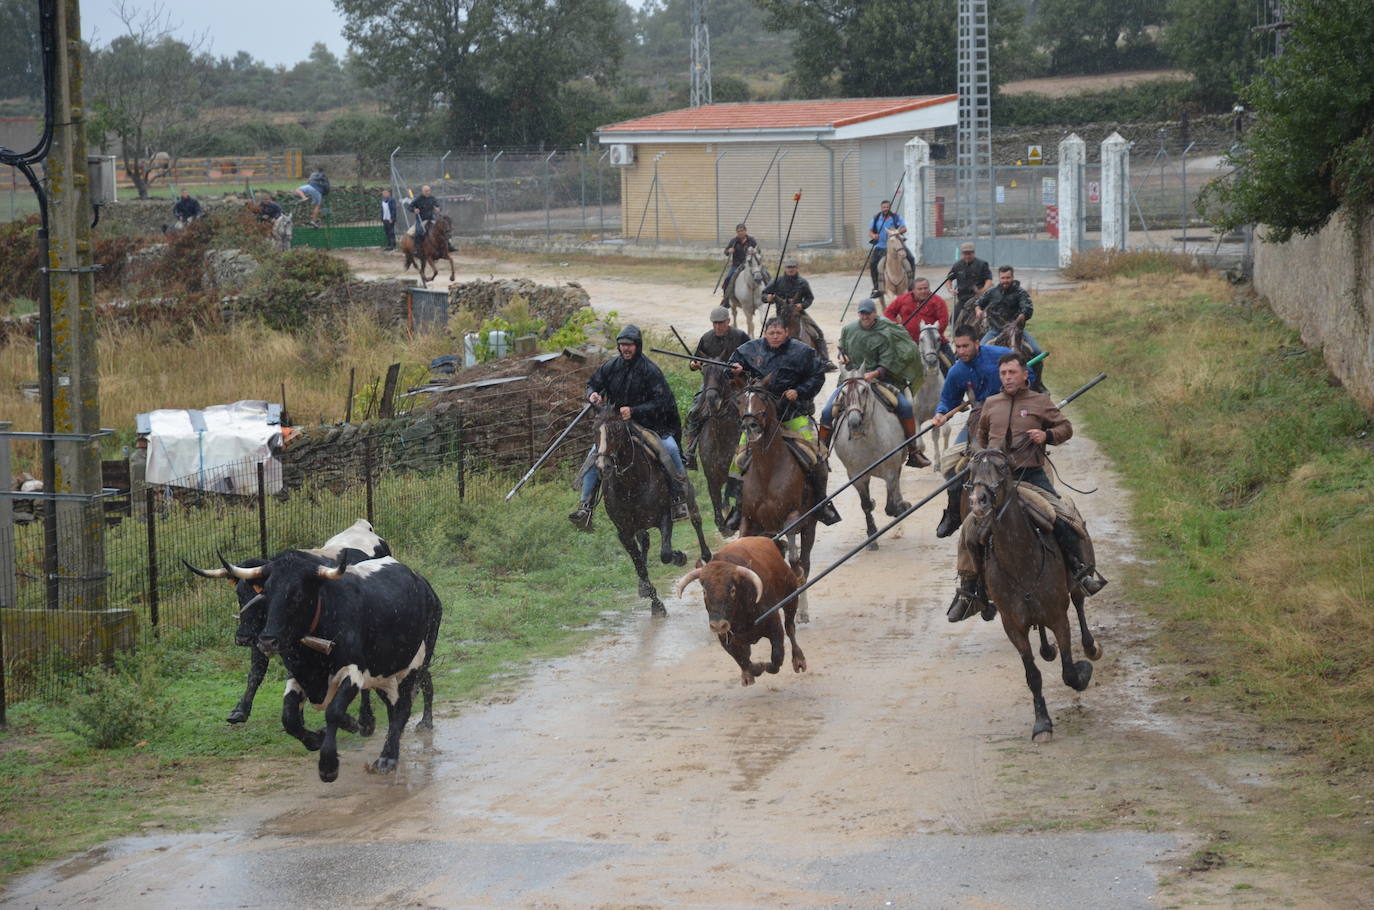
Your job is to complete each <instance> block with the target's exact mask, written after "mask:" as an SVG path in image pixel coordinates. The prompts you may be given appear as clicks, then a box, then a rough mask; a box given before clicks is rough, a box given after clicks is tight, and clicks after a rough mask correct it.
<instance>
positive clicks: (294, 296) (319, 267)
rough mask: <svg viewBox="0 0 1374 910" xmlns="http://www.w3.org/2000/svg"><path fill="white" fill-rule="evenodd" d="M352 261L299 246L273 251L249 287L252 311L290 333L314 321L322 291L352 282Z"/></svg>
mask: <svg viewBox="0 0 1374 910" xmlns="http://www.w3.org/2000/svg"><path fill="white" fill-rule="evenodd" d="M349 278H350V274H349V271H348V264H347V263H345V262H344V261H343V260H342V259H339V258H337V257H335V256H331V255H330V254H329V253H327V252H325V251H324V250H316V249H310V248H299V249H294V250H288V251H287V252H284V253H273V254H271V255H269V256H268V257H267V258H266V259H264V260H263V263H262V268H260V269H259V270H258V271H257V273H256V274H254V276H253V280H252V282H251V283H250V284H249V286H248V288H247V289H246V290H245V296H246V297H247V298H248V299H250V300H252V301H253V303H252V305H251V307H250V309H251V311H252V312H253V313H255V314H256V315H257V316H258V317H259V318H261V319H262V321H263V323H264V324H266V325H267V326H268V327H269V328H273V329H276V330H278V331H283V332H288V331H294V330H297V329H300V328H303V327H304V326H305V324H306V323H307V322H309V321H310V316H311V307H312V304H313V303H314V299H315V297H316V296H318V295H319V294H320V292H321V291H327V290H329V289H331V288H334V287H337V286H339V285H340V284H343V283H344V282H346V281H348V280H349Z"/></svg>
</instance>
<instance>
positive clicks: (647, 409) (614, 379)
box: [568, 325, 687, 531]
mask: <svg viewBox="0 0 1374 910" xmlns="http://www.w3.org/2000/svg"><path fill="white" fill-rule="evenodd" d="M615 341H616V348H617V349H618V350H619V351H620V354H619V356H617V357H615V358H614V359H612V360H608V361H606V362H605V363H603V364H602V365H601V366H600V367H599V368H598V369H597V371H596V372H595V373H593V374H592V378H591V379H589V380H588V381H587V400H588V401H590V402H591V403H592V404H593V405H597V406H600V405H601V404H602V403H603V402H606V403H609V404H611V405H613V406H615V407H618V408H619V409H620V417H621V419H622V420H634V421H635V423H637V424H639V425H640V426H641V427H643V428H644V429H646V430H649V431H651V432H653V433H655V434H656V435H657V436H658V437H659V438H660V439H661V440H662V442H663V451H662V452H660V453H658V455H659V458H660V464H662V466H663V469H664V470H665V471H667V472H668V477H669V479H670V481H671V483H672V487H673V520H674V521H676V520H678V519H680V518H686V517H687V472H686V470H684V468H683V466H682V454H681V451H680V450H679V449H678V442H677V437H678V435H679V434H680V433H681V432H682V425H681V423H680V421H679V420H678V414H677V402H676V401H675V400H674V399H673V391H672V389H670V388H668V380H667V379H665V378H664V376H663V371H662V370H660V369H659V368H658V365H657V364H655V363H654V362H653V361H652V360H650V359H649V358H647V357H645V356H644V355H643V354H642V353H641V352H642V351H643V349H644V339H643V338H642V336H641V335H640V333H639V329H638V328H636V327H635V326H632V325H627V326H625V328H623V329H621V330H620V334H619V335H617V336H616V339H615ZM595 453H596V448H595V447H593V448H592V454H593V455H595ZM600 482H601V473H600V472H599V471H598V470H597V467H596V460H595V458H590V459H589V460H588V464H587V465H586V466H585V467H584V473H583V476H582V501H581V503H580V504H579V505H578V507H577V508H576V509H574V510H573V511H572V512H571V513H570V514H569V515H568V520H569V521H571V522H572V523H573V524H574V525H576V526H577V528H578V530H582V531H590V530H591V529H592V510H593V509H594V508H595V507H596V490H597V487H598V486H599V484H600Z"/></svg>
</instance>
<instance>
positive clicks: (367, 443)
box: [363, 436, 374, 522]
mask: <svg viewBox="0 0 1374 910" xmlns="http://www.w3.org/2000/svg"><path fill="white" fill-rule="evenodd" d="M363 473H364V474H365V475H366V477H365V479H364V481H363V486H364V488H366V490H367V494H366V495H367V520H368V522H372V520H373V514H374V513H373V509H372V498H373V490H372V437H371V436H369V437H367V438H366V439H364V440H363Z"/></svg>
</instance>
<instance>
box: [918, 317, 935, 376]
mask: <svg viewBox="0 0 1374 910" xmlns="http://www.w3.org/2000/svg"><path fill="white" fill-rule="evenodd" d="M917 344H919V345H920V347H921V361H922V362H923V363H924V364H925V365H926V369H931V368H933V367H938V366H939V365H940V325H939V323H935V322H923V323H921V333H920V340H919V341H918V342H917Z"/></svg>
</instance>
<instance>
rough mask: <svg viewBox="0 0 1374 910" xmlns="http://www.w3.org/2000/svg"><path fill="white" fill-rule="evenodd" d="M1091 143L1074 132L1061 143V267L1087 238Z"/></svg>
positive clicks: (1059, 199)
mask: <svg viewBox="0 0 1374 910" xmlns="http://www.w3.org/2000/svg"><path fill="white" fill-rule="evenodd" d="M1087 160H1088V151H1087V144H1086V143H1084V142H1083V140H1082V139H1080V138H1078V134H1077V133H1070V134H1069V135H1068V136H1067V137H1065V138H1064V139H1063V140H1062V141H1061V142H1060V143H1059V187H1058V193H1059V198H1058V199H1057V200H1056V202H1057V203H1058V205H1059V267H1060V268H1061V269H1062V268H1066V267H1067V266H1068V264H1069V262H1070V261H1072V260H1073V254H1074V253H1076V252H1078V249H1079V246H1080V245H1081V244H1082V241H1083V220H1082V213H1083V164H1084V162H1086V161H1087Z"/></svg>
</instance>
